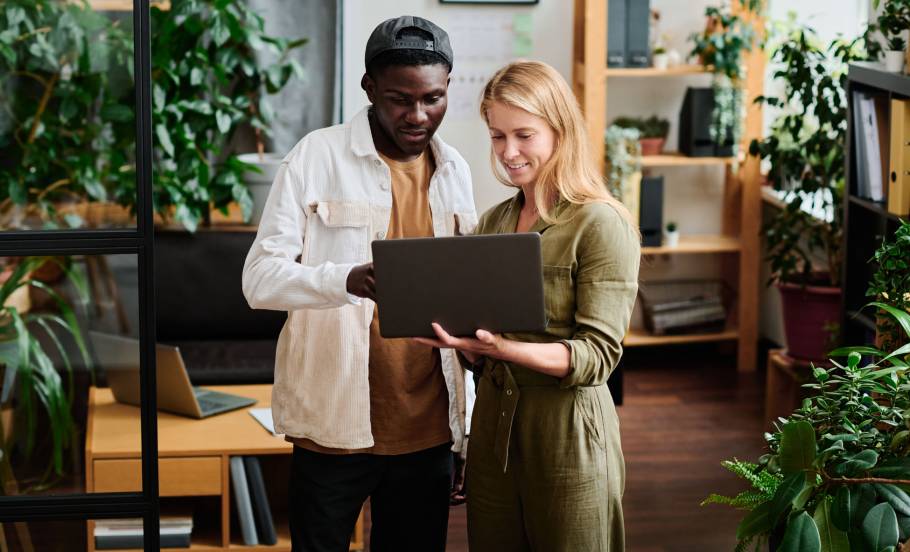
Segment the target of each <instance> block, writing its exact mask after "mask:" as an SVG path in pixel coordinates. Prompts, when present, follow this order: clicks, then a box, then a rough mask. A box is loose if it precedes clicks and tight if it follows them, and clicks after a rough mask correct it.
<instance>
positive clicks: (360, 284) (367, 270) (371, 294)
mask: <svg viewBox="0 0 910 552" xmlns="http://www.w3.org/2000/svg"><path fill="white" fill-rule="evenodd" d="M347 288H348V293H350V294H351V295H356V296H357V297H365V298H367V299H371V300H373V301H375V300H376V280H375V279H374V278H373V263H367V264H362V265H359V266H355V267H354V268H352V269H351V272H349V273H348V281H347Z"/></svg>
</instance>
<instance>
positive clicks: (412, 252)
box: [372, 233, 547, 337]
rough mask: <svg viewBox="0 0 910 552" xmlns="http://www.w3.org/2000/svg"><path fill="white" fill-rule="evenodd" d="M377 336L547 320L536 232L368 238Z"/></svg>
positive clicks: (540, 326)
mask: <svg viewBox="0 0 910 552" xmlns="http://www.w3.org/2000/svg"><path fill="white" fill-rule="evenodd" d="M372 245H373V269H374V272H375V277H376V301H377V308H378V309H379V331H380V334H381V335H382V336H383V337H434V336H435V334H434V333H433V328H432V327H431V326H430V323H431V322H438V323H439V324H441V325H442V327H443V328H444V329H445V330H446V331H448V332H449V333H450V334H452V335H456V336H469V335H474V332H475V331H476V330H477V329H485V330H489V331H491V332H496V333H501V332H540V331H543V330H544V329H545V328H546V326H547V321H546V315H545V311H544V295H543V277H542V274H541V270H542V268H541V257H540V235H539V234H537V233H520V234H495V235H482V236H456V237H447V238H406V239H396V240H383V241H374V242H373V244H372Z"/></svg>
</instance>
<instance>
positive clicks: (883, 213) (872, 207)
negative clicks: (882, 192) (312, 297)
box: [850, 195, 910, 222]
mask: <svg viewBox="0 0 910 552" xmlns="http://www.w3.org/2000/svg"><path fill="white" fill-rule="evenodd" d="M850 203H852V204H854V205H858V206H860V207H863V208H864V209H866V210H867V211H872V212H873V213H875V214H877V215H879V216H880V217H884V218H889V219H891V220H894V221H896V222H900V221H901V220H910V217H902V216H900V215H895V214H894V213H889V212H888V208H887V206H886V204H885V202H883V201H882V202H879V201H872V200H871V199H863V198H861V197H857V196H854V195H851V196H850Z"/></svg>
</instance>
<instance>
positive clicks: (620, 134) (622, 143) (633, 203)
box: [604, 125, 641, 220]
mask: <svg viewBox="0 0 910 552" xmlns="http://www.w3.org/2000/svg"><path fill="white" fill-rule="evenodd" d="M640 138H641V133H640V132H639V131H638V129H636V128H623V127H619V126H616V125H610V126H609V127H608V128H607V130H606V133H605V137H604V143H605V148H604V156H605V157H606V160H605V161H606V166H607V173H606V181H607V182H606V184H607V188H608V189H609V190H610V193H611V194H613V196H614V197H615V198H617V199H619V200H620V201H622V202H623V204H625V206H626V207H627V208H628V209H629V212H630V213H632V216H633V217H634V218H635V219H636V220H638V210H639V209H638V200H639V186H640V185H641V142H640Z"/></svg>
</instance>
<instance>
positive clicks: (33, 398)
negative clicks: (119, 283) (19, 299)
mask: <svg viewBox="0 0 910 552" xmlns="http://www.w3.org/2000/svg"><path fill="white" fill-rule="evenodd" d="M45 263H53V264H57V265H59V266H60V267H61V268H62V269H63V271H64V273H65V274H66V275H67V277H68V278H69V281H70V282H71V283H72V284H73V285H74V287H75V289H76V292H77V295H78V296H79V298H80V300H81V301H82V302H84V301H85V298H86V297H87V293H88V292H87V287H86V283H85V280H84V278H83V277H82V275H81V274H79V273H78V272H76V271H75V270H73V269H72V267H71V266H70V262H69V260H60V259H58V258H54V257H26V258H24V259H22V260H21V261H20V262H18V263H17V264H16V265H15V266H14V267H13V269H12V271H11V274H10V276H9V278H8V279H7V280H6V281H5V282H3V284H2V285H0V305H2V306H0V364H2V365H3V366H4V367H5V370H6V372H5V374H4V386H6V385H13V383H15V388H16V389H17V393H16V397H15V398H16V412H17V415H18V416H20V417H22V418H23V423H22V424H21V426H20V427H19V430H20V431H21V436H20V435H19V434H18V433H16V428H4V427H3V426H2V424H0V443H7V442H10V443H13V444H14V445H21V447H22V453H23V454H24V456H25V458H26V460H28V459H29V457H30V456H31V454H32V452H33V450H34V448H35V445H36V438H37V437H38V436H37V421H38V416H39V409H40V410H43V414H44V415H45V416H46V417H47V420H48V422H49V424H50V430H51V431H50V436H49V437H50V441H51V460H50V464H49V466H48V473H46V474H45V475H46V476H47V475H49V474H50V472H53V473H54V474H56V475H58V476H59V475H62V474H63V453H64V452H65V451H66V450H67V449H70V448H71V447H74V446H76V445H77V440H76V427H75V422H74V420H73V414H72V404H73V381H72V376H73V368H72V365H71V363H70V360H69V353H68V352H67V351H66V349H65V348H64V341H63V340H62V339H61V338H63V337H66V338H67V339H69V340H72V341H73V342H74V343H75V345H76V346H77V348H78V350H79V353H80V354H81V356H82V360H83V362H84V363H85V366H88V367H91V361H90V360H89V355H88V350H87V348H86V345H85V340H84V339H83V336H82V332H81V330H80V327H79V322H78V321H77V319H76V316H75V313H74V311H73V309H72V307H71V306H70V305H69V303H68V302H67V301H66V300H65V299H64V298H63V297H61V296H60V295H59V294H58V293H57V292H56V291H55V290H54V289H52V288H51V287H49V286H48V285H47V284H45V283H43V282H40V281H38V280H36V279H34V278H32V273H33V272H34V271H35V270H36V269H38V268H39V267H41V266H42V265H44V264H45ZM28 287H33V288H37V289H40V290H41V291H43V292H44V293H45V294H47V295H48V296H49V297H50V298H51V300H52V301H53V303H54V304H55V306H56V309H57V312H54V313H47V312H44V313H33V312H29V313H20V312H19V311H18V309H17V308H16V307H15V306H13V305H12V304H7V303H8V300H9V298H10V296H11V295H12V294H13V293H15V292H16V291H18V290H20V289H22V288H28ZM42 336H43V337H44V339H42ZM48 345H50V347H51V348H50V350H48V349H46V347H48ZM52 354H53V356H55V357H57V358H59V359H60V361H61V362H62V363H63V367H64V371H63V373H64V374H65V375H66V376H67V382H66V383H64V381H63V379H62V377H61V372H60V371H58V369H57V367H56V366H55V365H54V362H53V361H52V360H51V357H52ZM11 431H12V432H13V435H12V437H13V438H11V439H10V437H11V435H10V434H9V432H11ZM0 452H2V459H0V461H2V462H9V461H10V452H11V451H10V450H6V449H4V450H2V451H0ZM5 473H6V472H5ZM0 487H2V486H0Z"/></svg>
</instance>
